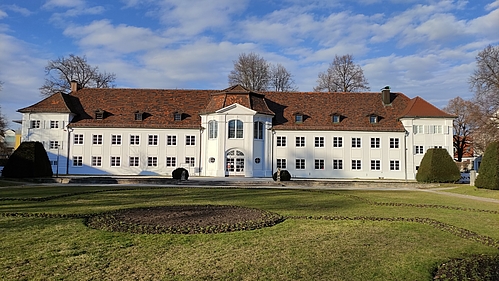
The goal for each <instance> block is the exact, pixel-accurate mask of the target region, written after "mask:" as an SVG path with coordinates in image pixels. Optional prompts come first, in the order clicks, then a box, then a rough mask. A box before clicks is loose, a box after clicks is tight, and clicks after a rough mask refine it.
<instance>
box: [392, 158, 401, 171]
mask: <svg viewBox="0 0 499 281" xmlns="http://www.w3.org/2000/svg"><path fill="white" fill-rule="evenodd" d="M399 170H400V161H399V160H390V171H399Z"/></svg>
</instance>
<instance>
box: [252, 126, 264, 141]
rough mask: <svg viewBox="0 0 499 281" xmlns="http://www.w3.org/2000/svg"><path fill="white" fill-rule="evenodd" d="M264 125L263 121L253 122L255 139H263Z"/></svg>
mask: <svg viewBox="0 0 499 281" xmlns="http://www.w3.org/2000/svg"><path fill="white" fill-rule="evenodd" d="M263 128H264V125H263V122H262V121H256V122H254V123H253V138H254V139H255V140H263V132H264V130H263Z"/></svg>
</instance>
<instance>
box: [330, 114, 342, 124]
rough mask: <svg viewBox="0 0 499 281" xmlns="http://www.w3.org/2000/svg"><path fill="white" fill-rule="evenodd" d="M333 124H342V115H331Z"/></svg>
mask: <svg viewBox="0 0 499 281" xmlns="http://www.w3.org/2000/svg"><path fill="white" fill-rule="evenodd" d="M331 122H333V123H340V122H341V115H340V114H337V113H333V114H331Z"/></svg>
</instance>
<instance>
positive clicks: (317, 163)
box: [314, 159, 324, 170]
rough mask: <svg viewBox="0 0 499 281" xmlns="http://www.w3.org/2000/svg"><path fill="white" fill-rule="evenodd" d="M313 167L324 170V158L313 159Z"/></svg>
mask: <svg viewBox="0 0 499 281" xmlns="http://www.w3.org/2000/svg"><path fill="white" fill-rule="evenodd" d="M314 162H315V169H316V170H324V159H315V161H314Z"/></svg>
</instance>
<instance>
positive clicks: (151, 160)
mask: <svg viewBox="0 0 499 281" xmlns="http://www.w3.org/2000/svg"><path fill="white" fill-rule="evenodd" d="M147 166H148V167H158V157H156V156H149V157H147Z"/></svg>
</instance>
